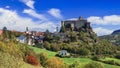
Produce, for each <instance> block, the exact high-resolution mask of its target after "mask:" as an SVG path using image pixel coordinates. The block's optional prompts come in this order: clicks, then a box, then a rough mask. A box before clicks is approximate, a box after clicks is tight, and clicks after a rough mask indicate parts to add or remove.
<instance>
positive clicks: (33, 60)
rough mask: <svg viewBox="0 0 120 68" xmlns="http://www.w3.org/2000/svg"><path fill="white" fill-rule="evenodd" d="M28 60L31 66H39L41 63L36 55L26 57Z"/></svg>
mask: <svg viewBox="0 0 120 68" xmlns="http://www.w3.org/2000/svg"><path fill="white" fill-rule="evenodd" d="M26 59H27V62H28V63H29V64H32V65H35V66H38V65H39V61H38V59H37V58H36V57H35V56H34V55H28V56H27V57H26Z"/></svg>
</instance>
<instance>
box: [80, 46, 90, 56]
mask: <svg viewBox="0 0 120 68" xmlns="http://www.w3.org/2000/svg"><path fill="white" fill-rule="evenodd" d="M89 52H90V51H89V50H88V49H86V48H81V49H80V50H79V54H80V55H82V56H86V55H88V54H89Z"/></svg>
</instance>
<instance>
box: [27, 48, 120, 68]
mask: <svg viewBox="0 0 120 68" xmlns="http://www.w3.org/2000/svg"><path fill="white" fill-rule="evenodd" d="M29 48H31V49H33V50H34V52H35V53H36V54H39V53H42V52H44V53H47V54H48V57H54V56H55V54H56V52H52V51H48V50H46V49H40V48H36V47H32V46H29ZM60 59H62V60H64V62H65V63H66V64H72V63H73V62H75V61H78V62H80V64H81V67H82V66H84V65H85V64H87V63H89V62H92V61H93V60H91V59H90V58H60ZM105 60H115V61H117V62H120V60H118V59H115V58H106V59H105ZM95 62H96V61H95ZM102 64H103V65H104V66H105V68H120V67H119V66H115V65H109V64H104V63H102Z"/></svg>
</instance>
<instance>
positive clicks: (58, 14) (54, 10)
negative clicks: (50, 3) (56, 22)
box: [48, 8, 62, 19]
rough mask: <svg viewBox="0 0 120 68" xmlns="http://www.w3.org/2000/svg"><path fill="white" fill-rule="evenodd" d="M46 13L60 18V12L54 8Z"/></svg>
mask: <svg viewBox="0 0 120 68" xmlns="http://www.w3.org/2000/svg"><path fill="white" fill-rule="evenodd" d="M48 13H49V14H50V15H52V16H54V17H56V18H60V19H61V18H62V15H61V11H60V10H59V9H56V8H52V9H50V10H49V11H48Z"/></svg>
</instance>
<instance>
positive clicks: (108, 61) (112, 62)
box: [102, 60, 120, 66]
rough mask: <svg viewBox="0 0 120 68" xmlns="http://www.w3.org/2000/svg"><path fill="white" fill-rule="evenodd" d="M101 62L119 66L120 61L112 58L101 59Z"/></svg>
mask: <svg viewBox="0 0 120 68" xmlns="http://www.w3.org/2000/svg"><path fill="white" fill-rule="evenodd" d="M102 62H103V63H106V64H111V65H117V66H120V63H118V62H116V61H114V60H107V61H102Z"/></svg>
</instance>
